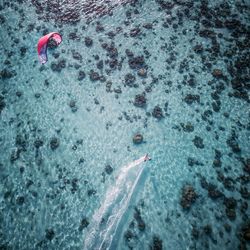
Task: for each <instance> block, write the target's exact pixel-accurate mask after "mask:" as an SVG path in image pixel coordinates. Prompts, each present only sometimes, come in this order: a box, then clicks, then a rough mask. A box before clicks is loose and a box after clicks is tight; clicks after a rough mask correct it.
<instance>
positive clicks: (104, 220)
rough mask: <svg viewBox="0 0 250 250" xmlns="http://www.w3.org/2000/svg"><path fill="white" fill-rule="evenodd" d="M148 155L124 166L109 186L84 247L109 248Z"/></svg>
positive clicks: (92, 222) (91, 249)
mask: <svg viewBox="0 0 250 250" xmlns="http://www.w3.org/2000/svg"><path fill="white" fill-rule="evenodd" d="M146 160H148V158H147V156H143V157H141V158H140V159H138V160H136V161H133V162H132V163H130V164H128V165H126V166H124V167H122V169H121V170H120V172H119V175H118V176H117V178H116V180H115V183H114V184H113V185H112V186H111V187H110V188H108V190H107V192H106V195H105V197H104V199H103V202H102V205H101V207H100V208H99V209H98V210H97V211H96V212H95V213H94V215H93V218H92V221H91V223H90V225H89V230H88V232H87V235H86V237H85V242H84V249H86V250H104V249H109V247H110V246H111V243H112V240H113V238H114V237H115V233H116V230H117V228H118V225H119V222H120V221H121V219H122V216H123V214H124V213H125V211H126V210H127V207H128V205H129V202H130V199H131V197H132V194H133V192H134V190H135V187H136V185H137V183H138V181H139V179H140V176H141V174H142V172H143V169H144V167H143V164H141V163H143V162H144V161H146Z"/></svg>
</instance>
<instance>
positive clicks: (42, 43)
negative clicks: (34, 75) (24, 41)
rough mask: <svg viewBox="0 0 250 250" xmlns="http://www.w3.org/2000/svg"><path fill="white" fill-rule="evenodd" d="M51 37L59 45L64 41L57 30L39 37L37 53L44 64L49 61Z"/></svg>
mask: <svg viewBox="0 0 250 250" xmlns="http://www.w3.org/2000/svg"><path fill="white" fill-rule="evenodd" d="M50 39H52V40H54V41H55V42H56V45H57V46H58V45H59V44H60V43H61V42H62V36H61V35H60V34H59V33H57V32H51V33H49V34H47V35H45V36H43V37H41V38H40V39H39V41H38V44H37V53H38V57H39V60H40V62H41V63H42V64H44V63H46V62H47V61H48V57H47V47H48V42H49V41H50Z"/></svg>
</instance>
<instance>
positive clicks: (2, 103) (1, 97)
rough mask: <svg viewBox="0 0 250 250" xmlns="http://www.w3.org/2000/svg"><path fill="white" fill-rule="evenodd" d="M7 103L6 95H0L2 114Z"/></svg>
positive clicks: (0, 110)
mask: <svg viewBox="0 0 250 250" xmlns="http://www.w3.org/2000/svg"><path fill="white" fill-rule="evenodd" d="M5 106H6V104H5V101H4V97H3V96H2V95H0V114H1V112H2V111H3V109H4V108H5Z"/></svg>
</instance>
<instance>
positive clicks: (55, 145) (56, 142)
mask: <svg viewBox="0 0 250 250" xmlns="http://www.w3.org/2000/svg"><path fill="white" fill-rule="evenodd" d="M59 145H60V140H59V139H58V138H57V137H52V138H51V140H50V148H51V149H52V150H55V149H57V148H58V147H59Z"/></svg>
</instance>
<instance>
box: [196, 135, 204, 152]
mask: <svg viewBox="0 0 250 250" xmlns="http://www.w3.org/2000/svg"><path fill="white" fill-rule="evenodd" d="M193 143H194V145H195V147H197V148H200V149H203V148H204V144H203V139H202V138H201V137H199V136H197V135H196V136H195V137H194V139H193Z"/></svg>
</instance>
